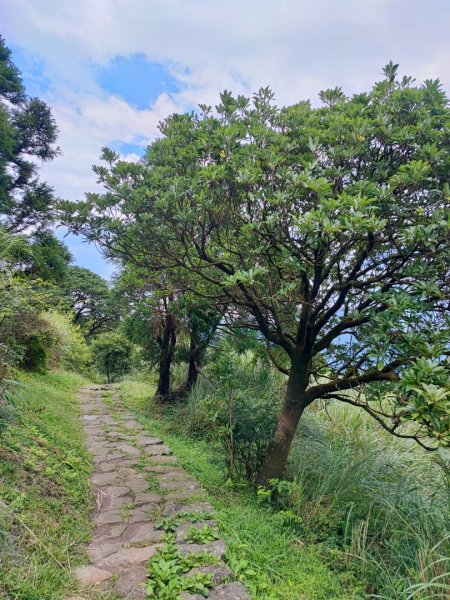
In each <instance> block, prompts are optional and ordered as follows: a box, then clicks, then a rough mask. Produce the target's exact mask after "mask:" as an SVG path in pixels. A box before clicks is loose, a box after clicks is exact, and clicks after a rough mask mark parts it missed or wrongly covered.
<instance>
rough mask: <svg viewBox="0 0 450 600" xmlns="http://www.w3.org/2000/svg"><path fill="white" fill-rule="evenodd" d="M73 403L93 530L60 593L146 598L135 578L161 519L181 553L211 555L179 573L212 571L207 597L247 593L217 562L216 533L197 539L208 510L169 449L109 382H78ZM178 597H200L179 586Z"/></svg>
mask: <svg viewBox="0 0 450 600" xmlns="http://www.w3.org/2000/svg"><path fill="white" fill-rule="evenodd" d="M80 403H81V408H82V413H83V416H82V420H83V423H84V428H85V432H86V438H87V447H88V448H89V450H90V452H91V454H92V457H93V464H94V470H93V474H92V483H93V488H94V494H95V505H94V507H93V514H92V519H93V521H94V524H95V529H94V534H93V537H92V540H91V543H90V545H89V549H88V552H89V557H90V564H89V565H86V566H83V567H79V568H78V569H77V570H76V576H77V579H78V584H79V592H78V595H77V596H71V597H70V598H66V600H88V599H104V598H105V599H112V598H114V599H116V598H127V599H128V598H129V599H131V600H135V599H136V600H137V599H145V598H147V597H150V596H146V593H145V591H144V586H143V583H144V582H145V581H146V579H147V577H148V569H147V566H146V563H147V562H148V560H149V559H150V558H151V557H152V556H154V555H155V553H156V552H157V551H158V549H160V548H161V547H162V546H163V545H164V541H165V539H166V538H167V533H165V531H164V530H163V529H166V530H167V526H166V527H164V528H163V529H158V526H159V527H161V523H163V524H166V525H167V524H168V523H170V524H171V530H174V531H173V533H172V538H173V539H175V541H176V545H177V549H178V551H179V552H180V553H182V554H183V555H185V554H189V553H191V552H194V553H198V552H201V551H204V550H206V551H207V552H208V553H210V556H211V555H215V557H216V561H215V562H216V564H215V565H214V566H211V565H209V566H202V567H197V568H196V569H193V570H192V572H191V573H188V574H187V576H189V575H190V574H193V572H198V571H203V572H209V573H211V574H212V577H213V581H214V587H213V588H212V589H211V591H210V593H209V596H208V597H209V598H210V600H219V599H228V600H232V599H233V600H249V598H250V597H249V595H248V594H247V592H246V591H245V589H244V587H243V586H242V584H240V583H238V582H236V581H233V573H232V571H231V570H230V569H229V568H228V567H227V566H226V564H225V543H224V541H223V540H222V539H221V538H220V537H219V539H215V540H214V541H209V542H207V543H204V544H201V543H198V541H199V540H198V539H196V535H195V531H194V532H193V528H196V529H200V530H201V529H203V530H204V528H205V525H207V530H208V531H214V532H216V531H218V530H217V524H216V523H215V521H214V510H213V507H212V505H211V504H210V503H209V502H208V500H207V498H206V496H205V493H204V491H203V490H202V488H201V487H200V485H199V484H198V482H197V481H196V480H195V479H193V478H192V477H190V476H189V475H188V474H187V473H186V472H185V471H184V470H183V469H182V468H181V467H180V466H179V465H178V463H177V460H176V457H174V456H173V455H172V453H171V451H170V449H169V448H168V447H167V446H166V445H164V444H163V442H162V440H160V439H158V438H156V437H152V436H150V435H149V434H148V433H147V432H146V431H144V429H143V428H142V426H141V425H140V423H139V422H138V421H136V420H135V419H134V418H133V416H132V415H131V414H130V413H129V412H128V411H126V410H125V409H124V407H123V405H122V404H121V401H120V398H119V395H118V393H117V392H116V391H114V389H113V388H110V387H109V386H91V387H87V388H83V390H82V392H81V395H80ZM195 515H197V516H195ZM171 517H172V518H171ZM197 537H198V536H197ZM200 537H201V536H200ZM181 598H183V599H184V600H188V599H190V600H200V599H203V598H204V597H203V596H202V595H198V594H188V593H186V592H183V593H182V595H181ZM174 600H175V598H174Z"/></svg>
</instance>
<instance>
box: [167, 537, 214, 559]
mask: <svg viewBox="0 0 450 600" xmlns="http://www.w3.org/2000/svg"><path fill="white" fill-rule="evenodd" d="M178 549H179V551H180V552H181V553H182V554H190V553H191V552H194V554H198V553H199V552H203V551H204V550H206V551H207V552H211V554H214V555H215V556H217V557H218V558H225V551H226V546H225V542H224V541H223V540H215V541H214V542H209V544H186V543H182V544H178Z"/></svg>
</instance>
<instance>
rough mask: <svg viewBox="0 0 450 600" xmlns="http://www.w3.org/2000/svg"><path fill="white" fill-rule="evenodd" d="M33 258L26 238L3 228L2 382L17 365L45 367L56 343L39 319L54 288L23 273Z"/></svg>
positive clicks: (0, 247) (0, 232)
mask: <svg viewBox="0 0 450 600" xmlns="http://www.w3.org/2000/svg"><path fill="white" fill-rule="evenodd" d="M30 255H31V248H30V245H29V244H28V242H27V240H26V238H24V237H22V236H16V235H12V234H10V233H8V232H6V231H5V230H4V229H3V228H0V340H1V341H0V360H1V367H0V381H1V379H2V378H4V377H5V376H6V375H7V373H8V371H9V369H10V368H11V367H12V366H14V365H17V364H24V365H25V366H27V367H28V368H32V369H33V368H37V369H39V368H44V367H45V363H46V360H47V350H49V349H50V348H51V347H52V345H53V342H54V337H53V336H52V331H51V330H49V329H48V327H47V326H46V323H45V322H44V321H43V320H42V318H41V317H40V312H41V310H42V309H43V308H44V307H48V305H49V303H50V302H51V298H52V292H51V288H50V286H49V285H48V284H47V283H46V282H43V281H41V280H34V279H32V278H28V277H25V276H24V274H23V272H22V271H21V270H20V267H21V265H23V264H24V263H25V262H26V261H28V259H29V257H30ZM27 353H28V354H27Z"/></svg>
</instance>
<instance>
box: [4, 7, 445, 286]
mask: <svg viewBox="0 0 450 600" xmlns="http://www.w3.org/2000/svg"><path fill="white" fill-rule="evenodd" d="M0 23H1V24H2V26H1V33H2V35H3V36H4V37H5V39H6V43H7V45H8V46H9V47H10V48H11V49H12V50H13V58H14V60H15V62H16V64H17V65H18V67H19V68H20V69H21V70H22V73H23V77H24V82H25V84H26V87H27V90H28V92H29V93H30V94H32V95H38V96H40V97H41V98H43V99H44V100H45V101H46V102H48V103H49V104H50V105H51V106H52V108H53V113H54V116H55V118H56V121H57V123H58V125H59V128H60V137H59V145H60V147H61V149H62V152H63V154H62V156H61V157H59V158H57V159H56V160H54V161H53V162H52V163H51V164H49V165H45V166H44V167H43V168H42V170H41V173H42V176H43V177H45V178H46V179H47V181H48V182H49V183H50V184H51V185H52V186H53V187H54V189H55V192H56V194H57V195H58V196H60V197H63V198H70V199H79V200H80V199H82V198H83V196H84V193H85V192H89V191H98V189H97V185H96V180H95V176H94V174H93V173H92V170H91V166H92V164H95V163H96V162H97V160H98V156H99V154H100V148H101V147H102V146H109V147H112V148H114V149H115V150H117V151H119V152H120V153H121V154H122V155H123V156H124V157H125V158H126V159H128V160H138V159H139V157H140V156H142V154H143V152H144V151H145V148H146V146H147V144H148V143H149V142H151V140H153V139H154V138H155V137H156V136H157V135H158V129H157V126H158V122H159V121H160V120H162V119H164V118H165V117H166V116H168V115H169V114H171V113H173V112H184V111H187V110H192V109H193V108H195V107H196V106H197V105H198V104H199V103H205V104H210V105H213V106H214V104H216V103H217V99H218V95H219V93H220V92H221V91H222V90H224V89H229V90H232V91H233V92H235V93H243V94H246V95H250V94H251V93H252V92H253V91H255V90H257V89H258V88H259V87H260V86H266V85H269V86H270V87H271V88H272V89H273V90H274V91H275V94H276V98H277V101H278V102H279V103H280V104H289V103H294V102H297V101H299V100H303V99H306V98H311V99H312V100H313V101H314V102H317V95H318V92H319V91H320V90H321V89H326V88H330V87H334V86H336V85H340V86H342V88H343V89H344V91H345V92H347V93H353V92H356V91H361V90H364V89H367V88H368V87H370V86H371V85H372V84H373V82H374V81H376V80H377V78H379V76H380V72H381V68H382V67H383V65H385V64H386V63H387V62H389V60H391V59H392V60H394V61H395V62H398V63H400V70H401V73H402V74H408V75H412V76H414V77H415V78H416V79H417V80H418V81H421V80H423V79H426V78H433V79H434V78H440V79H441V80H442V81H443V83H444V85H445V87H446V89H447V90H449V89H450V36H449V35H448V31H449V30H450V2H449V1H448V0H427V1H426V0H314V2H313V1H311V0H246V1H245V2H243V1H242V0H228V1H227V2H223V0H220V1H219V0H133V2H129V0H89V1H88V0H77V2H65V1H63V0H2V2H1V3H0ZM58 235H62V232H61V231H59V233H58ZM66 243H68V245H69V247H70V249H71V251H72V253H73V254H74V256H75V260H76V262H77V263H78V264H81V265H83V266H86V267H88V268H91V269H92V270H94V271H96V272H98V273H99V274H101V275H103V276H105V277H110V275H111V273H112V271H113V269H114V267H113V265H110V264H108V263H106V262H105V261H104V260H103V259H102V258H101V256H100V255H99V253H98V251H97V250H96V249H95V247H94V246H93V245H88V244H86V243H83V241H82V240H80V239H79V238H75V237H74V236H69V237H68V238H66Z"/></svg>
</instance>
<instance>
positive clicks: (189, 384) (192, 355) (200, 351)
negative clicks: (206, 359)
mask: <svg viewBox="0 0 450 600" xmlns="http://www.w3.org/2000/svg"><path fill="white" fill-rule="evenodd" d="M204 351H205V348H203V347H202V346H199V345H198V344H197V342H196V340H195V338H194V337H193V336H191V340H190V343H189V360H188V371H187V376H186V379H185V380H184V381H183V383H182V384H181V385H180V387H179V388H178V390H176V391H175V392H173V394H172V395H173V397H174V399H175V400H183V399H184V398H186V396H188V394H189V392H190V391H191V390H192V388H193V387H194V385H195V383H196V382H197V379H198V373H199V368H200V365H201V362H202V359H203V355H204Z"/></svg>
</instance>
